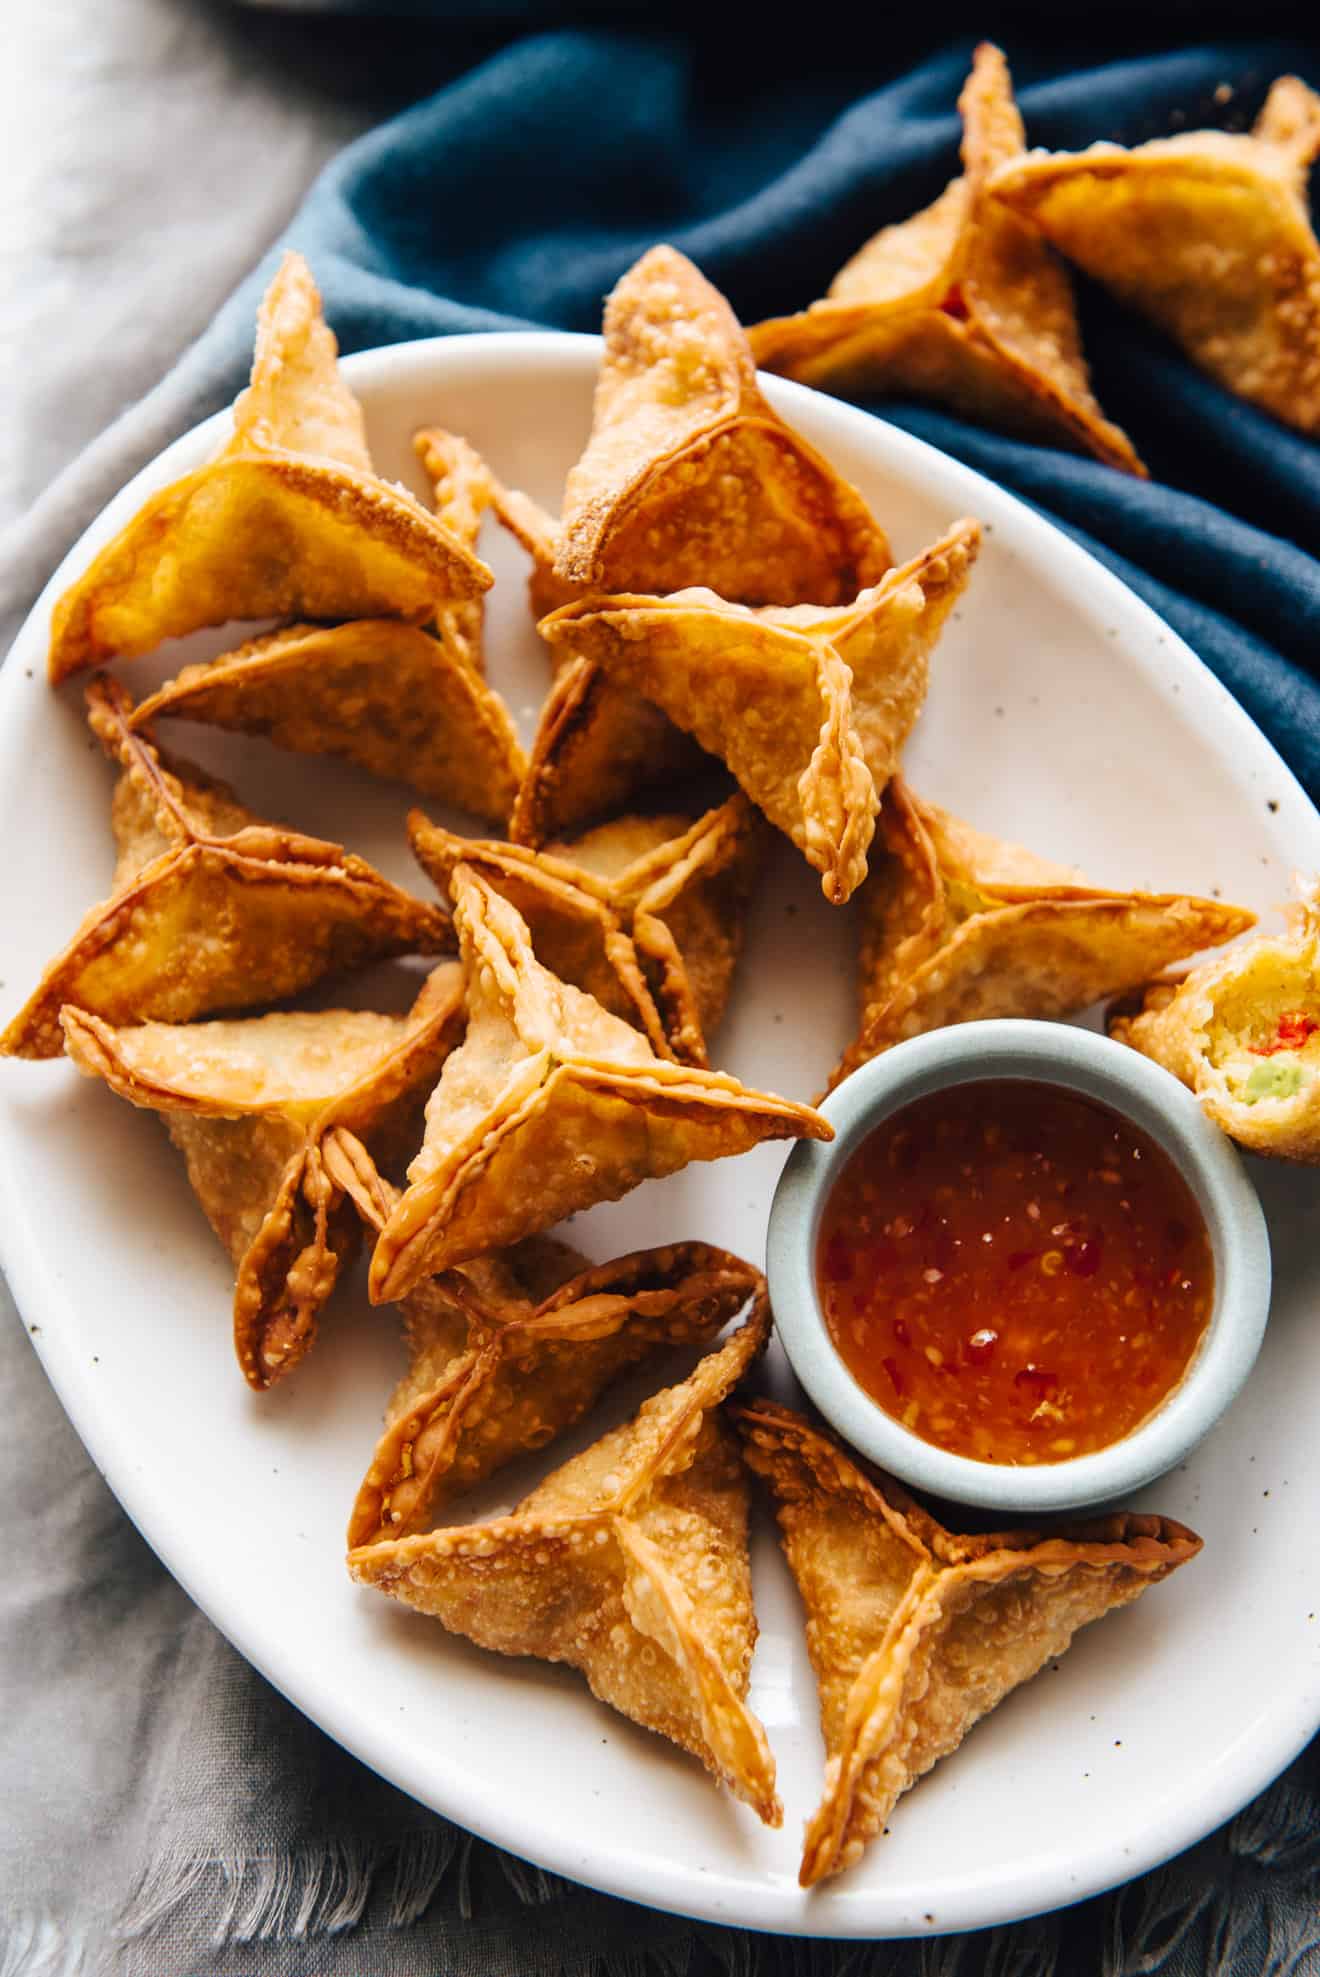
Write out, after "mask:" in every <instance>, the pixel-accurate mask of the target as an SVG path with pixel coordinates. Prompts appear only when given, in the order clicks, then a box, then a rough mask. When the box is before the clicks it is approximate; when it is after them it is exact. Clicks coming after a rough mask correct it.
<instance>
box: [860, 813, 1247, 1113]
mask: <svg viewBox="0 0 1320 1977" xmlns="http://www.w3.org/2000/svg"><path fill="white" fill-rule="evenodd" d="M880 831H881V837H882V840H883V843H884V847H885V850H886V851H887V852H888V853H889V856H888V858H886V859H885V860H884V862H883V863H882V864H881V865H880V867H879V869H878V870H877V871H876V873H875V874H874V876H873V877H872V878H871V879H870V880H869V881H868V883H867V885H866V887H865V889H864V891H863V892H862V894H861V897H860V901H859V904H860V907H861V914H862V937H861V977H860V987H861V1006H862V1022H861V1029H860V1031H859V1033H858V1036H857V1039H856V1041H855V1042H854V1043H853V1044H852V1045H851V1046H850V1047H849V1049H848V1050H847V1052H846V1053H845V1055H844V1057H843V1059H842V1061H841V1062H840V1064H839V1065H838V1067H837V1068H836V1070H835V1072H834V1076H833V1078H832V1080H831V1084H832V1085H835V1084H837V1083H838V1082H839V1080H840V1079H841V1078H844V1077H846V1076H847V1075H848V1073H849V1072H850V1071H855V1070H856V1069H857V1066H858V1065H859V1064H864V1063H865V1062H866V1060H867V1059H868V1058H870V1057H877V1056H878V1055H879V1054H880V1052H881V1051H882V1050H888V1049H890V1047H891V1046H892V1045H894V1044H896V1043H901V1042H902V1040H903V1039H904V1038H905V1037H914V1036H920V1035H921V1034H922V1033H923V1032H925V1031H927V1030H938V1029H940V1028H942V1027H943V1025H945V1024H946V1023H970V1022H974V1021H976V1020H977V1019H978V1018H983V1017H991V1016H1068V1015H1071V1014H1073V1013H1074V1012H1075V1011H1077V1010H1079V1009H1085V1008H1086V1007H1087V1006H1088V1004H1090V1003H1092V1002H1099V1001H1101V1000H1102V999H1103V998H1104V997H1107V996H1111V995H1117V994H1119V993H1120V991H1122V990H1123V989H1125V988H1131V987H1132V985H1133V983H1134V982H1142V981H1146V980H1148V979H1149V978H1150V976H1151V974H1152V973H1153V972H1154V971H1155V970H1156V969H1159V968H1164V967H1167V966H1168V965H1169V963H1170V962H1173V961H1178V960H1181V959H1183V958H1184V957H1185V956H1186V955H1189V954H1195V953H1196V952H1197V950H1198V949H1199V948H1202V947H1216V946H1218V944H1219V942H1220V941H1225V940H1231V939H1232V938H1233V937H1234V935H1236V934H1240V933H1243V932H1244V931H1245V930H1246V929H1247V928H1248V927H1249V926H1251V925H1252V924H1253V922H1254V920H1255V915H1254V914H1252V913H1248V912H1247V911H1245V909H1244V908H1242V907H1240V906H1226V905H1224V904H1223V903H1222V902H1221V901H1220V900H1217V899H1197V898H1195V897H1192V896H1189V895H1187V894H1184V893H1151V892H1105V891H1102V890H1101V889H1099V888H1098V887H1095V886H1089V885H1087V884H1086V882H1085V880H1084V879H1083V878H1082V877H1081V875H1080V873H1078V872H1076V871H1074V870H1072V869H1071V868H1070V867H1069V866H1066V865H1055V864H1052V863H1051V862H1050V861H1049V860H1048V859H1045V858H1038V857H1037V856H1036V854H1035V853H1034V852H1032V851H1027V850H1026V849H1025V848H1024V847H1023V846H1022V845H1019V844H1010V843H1008V842H1007V841H1005V840H1004V839H1002V838H995V837H991V836H989V835H988V833H986V832H984V831H977V830H973V828H972V827H971V825H970V824H964V823H962V822H960V821H959V819H958V818H957V817H951V816H950V815H949V813H948V811H947V810H941V809H940V808H939V806H938V805H937V804H934V803H925V802H923V801H922V800H921V798H920V797H918V796H916V795H914V794H913V792H912V791H911V790H910V789H908V788H907V786H906V784H905V783H903V781H902V780H901V778H899V777H895V779H894V781H893V782H892V783H891V784H890V785H889V789H888V791H887V793H886V796H885V802H884V807H883V809H882V811H881V816H880Z"/></svg>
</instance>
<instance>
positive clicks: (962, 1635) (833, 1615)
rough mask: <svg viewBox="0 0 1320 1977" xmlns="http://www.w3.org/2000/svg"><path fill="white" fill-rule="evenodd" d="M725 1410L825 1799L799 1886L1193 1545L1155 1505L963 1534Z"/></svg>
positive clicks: (787, 1418)
mask: <svg viewBox="0 0 1320 1977" xmlns="http://www.w3.org/2000/svg"><path fill="white" fill-rule="evenodd" d="M734 1418H735V1421H736V1423H737V1426H738V1428H739V1431H740V1432H741V1434H742V1437H743V1448H744V1453H745V1455H746V1458H747V1461H748V1463H749V1464H750V1466H751V1467H752V1468H753V1469H754V1470H755V1471H756V1473H757V1474H758V1475H759V1476H761V1477H762V1478H763V1479H764V1480H765V1482H766V1483H768V1485H769V1487H770V1490H771V1492H772V1494H773V1496H774V1498H775V1508H776V1512H777V1515H778V1518H779V1523H780V1527H781V1530H782V1534H783V1544H784V1550H785V1553H786V1554H787V1557H788V1562H789V1566H790V1568H791V1570H792V1573H793V1576H794V1578H795V1579H796V1580H797V1583H798V1590H799V1592H800V1593H801V1595H802V1603H803V1606H804V1607H805V1609H806V1620H807V1647H808V1651H809V1652H810V1655H811V1665H812V1667H813V1669H814V1670H815V1674H816V1682H817V1686H818V1689H819V1694H820V1714H821V1727H822V1730H823V1732H824V1736H825V1749H826V1764H825V1794H824V1797H823V1799H822V1800H821V1803H820V1805H819V1807H818V1808H817V1810H816V1811H815V1813H814V1814H813V1815H812V1817H811V1819H810V1820H809V1821H808V1823H807V1831H806V1843H805V1846H804V1848H803V1854H802V1868H801V1874H800V1877H799V1878H800V1879H801V1882H802V1885H803V1886H804V1887H811V1886H812V1885H813V1883H815V1882H817V1881H821V1880H824V1879H826V1878H827V1877H828V1876H829V1875H832V1874H841V1873H842V1872H843V1871H844V1869H845V1868H848V1867H852V1866H855V1865H856V1863H857V1861H858V1860H859V1859H860V1858H861V1856H862V1853H863V1851H864V1850H865V1848H866V1846H867V1844H868V1843H869V1842H870V1841H871V1840H872V1839H874V1838H875V1836H876V1834H877V1833H879V1832H880V1831H881V1830H882V1829H883V1827H884V1824H885V1821H886V1819H887V1818H888V1817H889V1814H890V1812H891V1811H892V1809H893V1807H894V1805H895V1803H896V1802H897V1800H898V1799H899V1798H900V1797H901V1796H902V1794H903V1793H904V1792H905V1791H907V1790H908V1788H909V1786H911V1785H913V1784H915V1783H916V1781H917V1779H918V1778H920V1777H921V1776H922V1774H923V1773H924V1772H926V1771H929V1770H930V1768H931V1766H932V1765H933V1764H937V1763H938V1762H939V1760H940V1758H942V1757H947V1756H948V1755H949V1753H950V1752H951V1751H953V1750H956V1749H957V1747H958V1745H959V1744H960V1743H961V1742H962V1740H963V1738H964V1737H965V1736H966V1735H967V1732H968V1731H969V1730H970V1729H971V1728H972V1725H973V1724H974V1723H976V1722H977V1721H978V1720H979V1719H980V1718H981V1717H982V1716H984V1715H986V1714H987V1713H988V1712H989V1711H990V1710H992V1709H993V1708H994V1707H995V1705H996V1704H997V1703H999V1702H1002V1701H1003V1699H1004V1697H1005V1696H1007V1695H1009V1694H1010V1693H1011V1692H1012V1690H1014V1689H1015V1688H1017V1687H1018V1686H1019V1684H1020V1683H1022V1682H1026V1681H1029V1680H1030V1679H1031V1677H1032V1676H1033V1675H1035V1674H1036V1673H1037V1672H1038V1671H1039V1670H1040V1669H1041V1668H1043V1667H1044V1666H1045V1664H1046V1662H1048V1661H1053V1660H1055V1659H1056V1658H1057V1657H1058V1656H1059V1655H1061V1654H1062V1653H1063V1652H1064V1650H1065V1648H1067V1647H1068V1645H1069V1643H1070V1642H1071V1640H1072V1637H1073V1635H1074V1634H1075V1633H1076V1632H1077V1629H1078V1628H1079V1627H1084V1626H1086V1625H1088V1624H1089V1622H1091V1621H1092V1620H1099V1619H1100V1618H1101V1617H1102V1616H1103V1615H1104V1614H1106V1613H1109V1612H1111V1611H1112V1610H1113V1608H1115V1607H1118V1606H1125V1605H1127V1604H1128V1603H1129V1602H1130V1601H1131V1600H1134V1599H1137V1598H1139V1597H1140V1595H1141V1594H1142V1593H1144V1592H1145V1591H1146V1589H1147V1588H1148V1587H1149V1586H1153V1585H1155V1584H1156V1582H1157V1581H1158V1580H1160V1579H1164V1578H1167V1577H1168V1575H1169V1573H1170V1572H1172V1571H1175V1570H1176V1569H1177V1567H1178V1566H1179V1565H1183V1564H1185V1563H1186V1562H1187V1560H1188V1559H1189V1558H1194V1557H1195V1556H1196V1554H1197V1552H1198V1551H1199V1550H1200V1549H1201V1540H1200V1539H1199V1538H1198V1537H1197V1536H1196V1535H1195V1533H1194V1532H1192V1531H1189V1530H1188V1529H1187V1528H1186V1527H1185V1526H1184V1525H1182V1524H1175V1523H1173V1522H1172V1521H1171V1520H1170V1519H1169V1518H1167V1517H1146V1516H1135V1515H1132V1514H1125V1513H1121V1512H1120V1513H1117V1514H1115V1515H1113V1516H1110V1517H1104V1518H1099V1519H1097V1520H1096V1521H1095V1522H1094V1523H1090V1524H1082V1525H1078V1526H1076V1527H1073V1528H1071V1529H1059V1530H1055V1531H1052V1532H1051V1533H1049V1534H1048V1535H1046V1534H1044V1533H1041V1532H1036V1531H997V1532H991V1533H987V1534H985V1535H983V1536H977V1537H964V1536H961V1535H959V1534H958V1533H957V1532H954V1531H948V1530H945V1528H944V1527H943V1526H942V1525H941V1524H938V1523H937V1522H936V1520H935V1519H934V1518H933V1517H932V1516H930V1515H929V1514H928V1513H927V1512H926V1511H924V1510H922V1509H921V1508H920V1506H919V1505H918V1504H916V1503H915V1502H914V1501H913V1499H912V1498H911V1497H910V1496H908V1494H907V1492H906V1491H905V1490H904V1489H902V1488H901V1487H900V1486H899V1485H898V1484H897V1483H895V1482H894V1481H893V1480H892V1478H890V1477H888V1476H885V1475H883V1474H882V1473H881V1472H880V1471H879V1470H876V1469H872V1468H870V1467H869V1466H867V1465H863V1464H862V1463H861V1462H860V1461H856V1460H854V1459H853V1458H852V1457H850V1456H849V1455H848V1454H847V1453H845V1451H844V1449H843V1447H842V1446H841V1445H840V1444H839V1443H838V1442H837V1441H835V1440H834V1439H833V1438H832V1437H831V1436H829V1435H826V1434H823V1433H820V1432H818V1431H817V1430H816V1429H814V1428H812V1427H810V1426H809V1425H808V1423H807V1422H806V1421H804V1420H803V1419H802V1418H801V1417H800V1416H799V1415H796V1414H794V1413H792V1412H791V1411H790V1410H789V1409H788V1408H786V1407H779V1406H777V1405H775V1403H774V1402H772V1401H760V1400H758V1401H754V1402H752V1403H750V1404H749V1405H747V1406H745V1407H744V1406H740V1407H737V1408H736V1409H735V1410H734Z"/></svg>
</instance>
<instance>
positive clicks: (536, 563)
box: [490, 479, 581, 622]
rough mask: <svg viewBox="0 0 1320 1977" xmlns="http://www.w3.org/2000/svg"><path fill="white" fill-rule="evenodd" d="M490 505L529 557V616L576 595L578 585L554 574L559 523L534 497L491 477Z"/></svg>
mask: <svg viewBox="0 0 1320 1977" xmlns="http://www.w3.org/2000/svg"><path fill="white" fill-rule="evenodd" d="M490 505H491V507H492V509H493V510H494V512H495V514H496V516H497V517H498V519H499V522H500V524H501V526H502V527H503V528H506V529H507V530H508V532H509V534H510V535H511V536H512V537H513V538H514V540H515V541H516V542H517V543H519V544H520V545H521V547H522V548H523V549H525V550H526V552H527V554H528V556H530V558H531V560H532V567H531V570H530V571H529V572H528V577H527V597H528V602H529V603H530V605H531V610H532V616H533V617H534V618H535V619H536V620H537V621H538V622H539V621H540V620H541V619H542V618H544V617H546V616H548V614H549V613H550V612H551V611H557V610H558V609H559V606H560V605H561V604H568V603H570V602H571V601H572V599H573V598H575V597H576V596H578V594H579V592H580V589H581V586H580V585H579V584H575V583H569V582H567V581H566V580H565V579H564V578H563V577H561V576H559V575H557V573H556V570H555V564H556V562H557V560H558V556H559V523H558V522H557V521H556V520H555V517H554V516H553V515H550V514H547V512H546V510H545V509H544V508H542V506H541V505H540V503H539V502H538V501H533V500H532V498H531V496H530V495H529V494H524V493H523V492H522V490H521V489H520V488H516V487H505V486H504V485H503V483H502V482H500V481H498V480H494V479H492V483H491V497H490Z"/></svg>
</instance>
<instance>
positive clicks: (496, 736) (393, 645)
mask: <svg viewBox="0 0 1320 1977" xmlns="http://www.w3.org/2000/svg"><path fill="white" fill-rule="evenodd" d="M456 608H457V607H456ZM477 608H478V609H479V608H480V607H479V606H478V607H477ZM162 717H163V718H166V719H172V720H185V721H206V722H209V723H210V724H211V725H212V726H214V727H220V728H239V729H242V730H243V731H245V732H246V733H248V734H260V735H265V736H266V738H267V739H268V740H270V741H273V742H274V743H275V744H276V746H277V747H279V748H288V749H293V750H294V751H295V752H297V753H299V754H304V755H342V756H344V757H345V758H346V759H347V760H348V761H350V762H356V763H357V764H358V765H359V766H360V767H361V768H364V769H369V770H371V772H372V773H373V774H374V775H377V776H387V777H392V778H394V779H396V780H397V781H399V782H402V783H409V784H411V786H412V787H413V788H414V789H416V790H420V791H421V792H422V793H423V794H424V795H426V796H434V797H439V798H441V799H443V800H444V801H445V802H447V803H456V804H457V805H458V806H459V807H460V808H461V809H463V810H470V811H472V812H473V814H474V815H475V816H478V817H489V818H490V819H492V821H494V822H497V823H503V822H504V820H505V819H506V818H507V816H508V814H509V811H510V810H511V808H512V806H513V802H514V799H515V797H516V796H517V794H518V789H519V786H520V783H521V781H522V777H523V775H524V773H525V771H526V767H527V762H526V757H525V756H524V755H523V752H522V749H521V747H520V746H519V743H518V736H517V732H516V730H515V728H514V725H513V720H512V718H511V716H510V714H509V710H508V708H507V707H506V706H505V704H504V702H503V700H501V698H500V696H499V694H498V693H496V691H495V689H494V688H493V687H490V686H487V685H486V682H485V681H484V680H483V679H482V678H481V676H480V674H479V673H478V672H477V671H476V670H475V668H474V666H473V664H472V661H471V658H470V657H469V656H467V653H466V650H465V649H464V648H463V647H461V646H458V645H455V644H453V643H451V642H449V641H447V640H445V639H443V638H438V637H436V636H434V635H433V634H432V633H431V632H429V631H424V630H423V629H422V628H421V627H420V626H419V625H406V624H401V623H400V622H399V620H398V619H397V618H357V619H354V620H353V621H352V622H350V623H349V624H346V625H290V626H287V627H286V628H285V629H284V630H283V631H278V632H272V633H270V634H269V635H268V636H267V637H265V638H258V639H254V640H252V642H251V643H250V644H248V645H243V646H240V647H239V648H238V650H237V651H236V652H227V653H225V654H224V655H223V656H222V657H220V658H218V659H210V660H207V661H206V662H205V663H204V664H201V665H197V666H185V667H184V669H183V671H182V672H181V673H180V674H179V676H178V678H177V679H174V680H170V681H168V682H167V683H166V684H165V685H164V686H163V687H162V688H161V689H160V691H159V692H158V693H154V694H152V696H151V698H150V699H149V700H145V701H143V702H142V704H141V705H140V706H139V707H138V709H137V711H136V713H135V714H134V716H133V724H134V726H135V727H138V726H141V725H143V724H146V723H149V722H152V721H154V720H156V719H158V718H162Z"/></svg>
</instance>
